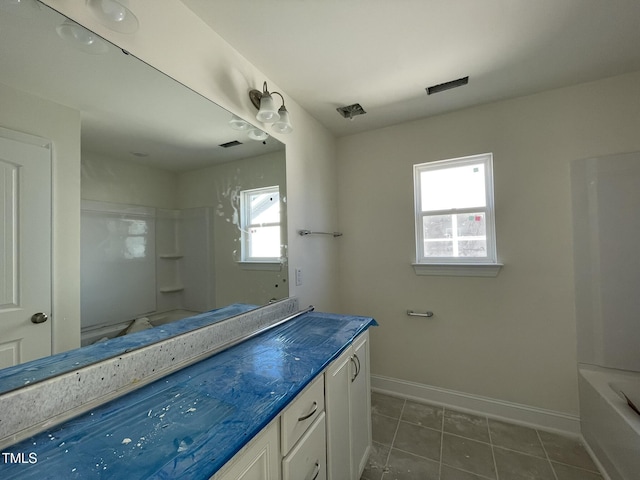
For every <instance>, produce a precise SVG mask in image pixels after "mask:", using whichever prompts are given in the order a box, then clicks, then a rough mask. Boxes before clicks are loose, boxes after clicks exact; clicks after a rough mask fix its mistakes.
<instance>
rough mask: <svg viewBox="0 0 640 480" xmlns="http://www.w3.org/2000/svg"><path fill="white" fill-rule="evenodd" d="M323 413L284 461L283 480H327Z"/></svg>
mask: <svg viewBox="0 0 640 480" xmlns="http://www.w3.org/2000/svg"><path fill="white" fill-rule="evenodd" d="M324 419H325V416H324V412H322V413H321V414H320V415H319V416H318V417H317V418H316V421H315V422H314V423H313V424H312V425H311V427H309V429H308V430H307V431H306V432H305V434H304V435H303V436H302V438H301V439H300V441H299V442H298V443H297V444H296V446H295V447H293V449H292V450H291V452H290V453H289V455H287V456H286V457H285V458H284V460H282V478H283V480H326V478H327V448H326V432H325V422H324Z"/></svg>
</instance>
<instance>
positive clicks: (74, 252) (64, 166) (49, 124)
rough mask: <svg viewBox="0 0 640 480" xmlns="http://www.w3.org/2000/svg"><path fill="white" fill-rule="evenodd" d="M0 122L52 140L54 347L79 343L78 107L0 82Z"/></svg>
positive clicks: (72, 345) (65, 348) (67, 347)
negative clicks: (12, 87) (44, 98)
mask: <svg viewBox="0 0 640 480" xmlns="http://www.w3.org/2000/svg"><path fill="white" fill-rule="evenodd" d="M0 105H2V108H0V126H3V127H5V128H8V129H11V130H16V131H19V132H24V133H29V134H31V135H36V136H39V137H43V138H47V139H49V140H51V141H52V142H53V152H52V161H53V189H52V194H53V208H52V214H53V217H52V221H53V237H52V238H53V270H52V277H53V291H52V302H53V304H52V308H53V311H52V316H51V322H52V334H53V340H52V341H53V345H52V350H53V353H57V352H61V351H65V350H69V349H70V348H74V347H77V346H79V345H80V112H78V111H75V110H72V109H70V108H67V107H64V106H62V105H58V104H55V103H53V102H49V101H47V100H43V99H41V98H37V97H34V96H32V95H29V94H26V93H24V92H20V91H17V90H14V89H11V88H8V87H6V86H4V85H1V84H0Z"/></svg>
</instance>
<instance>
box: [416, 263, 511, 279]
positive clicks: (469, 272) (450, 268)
mask: <svg viewBox="0 0 640 480" xmlns="http://www.w3.org/2000/svg"><path fill="white" fill-rule="evenodd" d="M411 265H412V266H413V271H414V272H415V274H416V275H434V276H436V275H437V276H445V277H497V276H498V274H499V273H500V270H501V269H502V267H503V266H504V265H503V264H502V263H413V264H411Z"/></svg>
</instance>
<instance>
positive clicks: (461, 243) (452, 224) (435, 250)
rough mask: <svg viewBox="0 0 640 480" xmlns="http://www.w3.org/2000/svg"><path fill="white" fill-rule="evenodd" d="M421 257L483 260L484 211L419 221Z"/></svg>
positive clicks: (484, 238)
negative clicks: (420, 227)
mask: <svg viewBox="0 0 640 480" xmlns="http://www.w3.org/2000/svg"><path fill="white" fill-rule="evenodd" d="M422 226H423V238H424V256H425V257H427V258H428V257H486V256H487V233H486V222H485V214H484V212H477V213H465V214H458V215H426V216H424V217H423V218H422Z"/></svg>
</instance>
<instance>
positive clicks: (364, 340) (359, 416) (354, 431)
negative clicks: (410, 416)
mask: <svg viewBox="0 0 640 480" xmlns="http://www.w3.org/2000/svg"><path fill="white" fill-rule="evenodd" d="M353 358H354V360H355V363H354V366H355V368H356V372H355V378H353V377H352V378H353V381H352V382H351V391H350V398H349V403H350V410H351V462H352V463H351V468H352V470H351V472H352V478H354V479H359V478H360V475H362V472H363V471H364V467H365V466H366V464H367V460H368V458H369V452H370V450H371V393H370V391H371V389H370V380H369V332H365V333H363V334H362V335H360V336H359V337H358V338H357V339H356V340H355V342H354V344H353Z"/></svg>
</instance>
